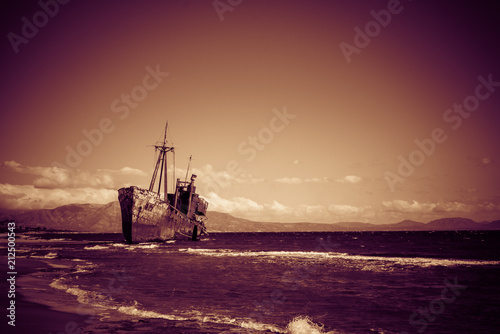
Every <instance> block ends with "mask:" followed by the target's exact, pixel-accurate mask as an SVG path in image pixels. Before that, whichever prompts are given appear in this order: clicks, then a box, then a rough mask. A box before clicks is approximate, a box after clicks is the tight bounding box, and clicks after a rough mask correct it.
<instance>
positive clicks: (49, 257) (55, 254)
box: [30, 252, 58, 260]
mask: <svg viewBox="0 0 500 334" xmlns="http://www.w3.org/2000/svg"><path fill="white" fill-rule="evenodd" d="M57 256H58V254H57V253H56V252H50V253H48V254H45V255H31V256H30V258H32V259H48V260H52V259H55V258H56V257H57Z"/></svg>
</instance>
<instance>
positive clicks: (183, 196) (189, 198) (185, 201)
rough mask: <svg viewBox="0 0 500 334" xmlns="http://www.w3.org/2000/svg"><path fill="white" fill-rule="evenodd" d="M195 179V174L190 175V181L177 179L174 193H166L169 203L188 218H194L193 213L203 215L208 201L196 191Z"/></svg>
mask: <svg viewBox="0 0 500 334" xmlns="http://www.w3.org/2000/svg"><path fill="white" fill-rule="evenodd" d="M195 179H196V175H195V174H193V175H192V176H191V181H181V180H180V179H177V184H176V186H175V193H174V194H168V201H169V202H170V204H171V205H172V206H173V207H175V208H176V209H177V210H179V211H180V212H182V213H184V214H185V215H186V216H187V217H188V218H190V219H194V218H195V215H197V216H205V214H206V212H207V207H208V203H207V202H206V201H205V200H204V199H203V198H201V197H200V196H199V195H198V194H197V193H196V187H195V185H194V180H195Z"/></svg>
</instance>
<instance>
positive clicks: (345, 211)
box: [328, 204, 362, 215]
mask: <svg viewBox="0 0 500 334" xmlns="http://www.w3.org/2000/svg"><path fill="white" fill-rule="evenodd" d="M361 210H362V208H359V207H356V206H352V205H346V204H332V205H329V206H328V211H330V212H332V213H334V214H337V215H352V214H356V213H359V212H360V211H361Z"/></svg>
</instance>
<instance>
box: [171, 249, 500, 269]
mask: <svg viewBox="0 0 500 334" xmlns="http://www.w3.org/2000/svg"><path fill="white" fill-rule="evenodd" d="M179 251H183V252H187V253H192V254H197V255H204V256H217V257H221V256H232V257H238V256H240V257H261V258H264V259H265V258H271V259H276V258H282V259H314V260H320V261H321V260H323V261H330V260H333V259H341V260H350V261H354V262H363V263H367V262H369V263H370V264H372V265H373V264H376V263H377V262H378V263H383V264H387V263H393V264H397V265H403V266H419V267H435V266H444V267H451V266H488V265H500V261H491V260H462V259H436V258H425V257H396V256H390V257H386V256H376V255H353V254H348V253H337V252H303V251H243V252H242V251H236V250H232V249H202V248H196V249H195V248H186V249H179ZM367 268H369V267H367ZM369 270H371V268H369Z"/></svg>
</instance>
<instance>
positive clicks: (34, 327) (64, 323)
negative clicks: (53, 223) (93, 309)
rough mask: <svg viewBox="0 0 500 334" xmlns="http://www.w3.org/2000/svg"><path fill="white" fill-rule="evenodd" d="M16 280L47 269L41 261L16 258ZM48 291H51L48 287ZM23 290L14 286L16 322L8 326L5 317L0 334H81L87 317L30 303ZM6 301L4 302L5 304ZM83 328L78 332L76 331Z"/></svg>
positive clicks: (18, 286)
mask: <svg viewBox="0 0 500 334" xmlns="http://www.w3.org/2000/svg"><path fill="white" fill-rule="evenodd" d="M16 268H17V280H18V279H19V278H20V277H21V276H23V275H27V274H30V273H33V272H36V271H38V270H39V269H42V268H49V266H48V265H47V264H45V263H44V262H42V261H38V260H32V259H24V258H17V259H16ZM49 289H51V288H50V287H49ZM25 293H26V291H25V290H23V289H22V286H20V285H19V284H17V285H16V297H15V301H16V304H15V305H16V321H15V327H14V326H11V325H9V324H8V323H7V322H8V321H10V320H9V319H8V318H7V317H5V319H2V322H3V323H2V325H1V326H0V328H6V332H5V331H3V330H2V333H30V334H34V333H47V334H48V333H52V334H60V333H65V334H70V333H71V334H76V333H83V332H84V327H85V326H86V320H88V316H85V315H79V314H74V313H67V312H60V311H56V310H53V309H51V308H50V307H48V306H46V305H43V304H40V303H36V302H33V301H30V300H29V299H30V296H27V295H26V296H25V295H24V294H25ZM7 302H8V301H6V303H7ZM80 327H83V328H82V329H81V330H80V331H78V329H79V328H80Z"/></svg>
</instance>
